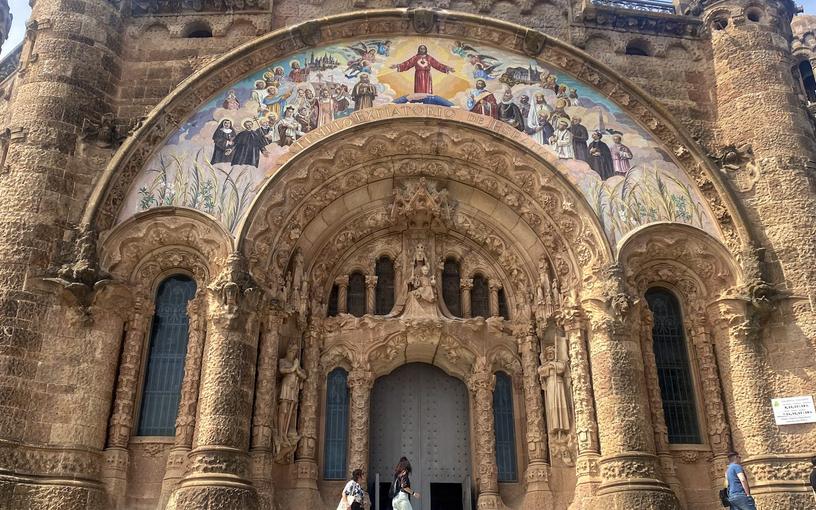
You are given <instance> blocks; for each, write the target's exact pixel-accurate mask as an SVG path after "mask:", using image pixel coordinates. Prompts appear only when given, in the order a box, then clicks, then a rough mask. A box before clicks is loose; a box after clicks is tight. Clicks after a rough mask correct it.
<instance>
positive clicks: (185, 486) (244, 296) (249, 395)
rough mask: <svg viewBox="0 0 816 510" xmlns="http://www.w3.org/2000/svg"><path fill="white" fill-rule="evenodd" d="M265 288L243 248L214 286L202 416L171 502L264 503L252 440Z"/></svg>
mask: <svg viewBox="0 0 816 510" xmlns="http://www.w3.org/2000/svg"><path fill="white" fill-rule="evenodd" d="M264 301H265V299H264V296H263V295H262V291H261V290H260V289H259V288H258V287H257V286H256V284H255V282H254V281H253V280H252V278H251V277H250V275H249V274H248V273H247V272H246V269H245V261H244V259H243V258H242V257H241V256H240V255H239V254H233V255H231V256H230V258H229V260H228V262H227V267H226V268H225V269H224V271H223V272H222V273H221V275H219V277H218V278H217V279H216V280H215V282H213V283H212V284H211V285H210V286H209V287H208V288H207V305H208V313H209V317H208V319H209V321H208V324H207V337H208V338H207V345H206V355H205V356H206V357H205V359H206V363H207V366H206V367H205V368H204V369H203V371H202V380H201V392H200V397H199V406H198V422H197V424H196V428H195V437H194V440H193V450H192V451H191V452H190V458H189V467H188V468H187V472H186V473H185V476H184V478H183V479H182V480H181V482H180V483H179V485H178V487H177V488H176V490H175V491H174V492H173V494H172V496H171V497H170V500H169V502H168V505H167V508H168V509H170V510H175V509H190V510H192V509H198V508H210V507H213V508H215V507H217V508H242V509H248V510H254V509H257V508H258V494H257V491H256V489H255V487H253V486H252V484H251V482H250V480H249V455H248V449H249V439H250V427H251V424H250V421H251V417H252V402H253V395H254V390H255V361H256V358H257V354H258V331H259V322H260V320H259V317H258V312H259V310H260V309H261V307H262V306H263V304H264Z"/></svg>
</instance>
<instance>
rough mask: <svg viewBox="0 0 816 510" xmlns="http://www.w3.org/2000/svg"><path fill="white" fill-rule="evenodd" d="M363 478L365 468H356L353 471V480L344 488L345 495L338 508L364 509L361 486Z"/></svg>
mask: <svg viewBox="0 0 816 510" xmlns="http://www.w3.org/2000/svg"><path fill="white" fill-rule="evenodd" d="M362 479H363V470H362V469H355V470H354V472H352V473H351V480H349V481H348V483H347V484H346V486H345V487H344V488H343V496H342V498H341V499H340V504H339V505H337V510H363V496H364V495H365V493H364V492H363V488H362V487H360V480H362Z"/></svg>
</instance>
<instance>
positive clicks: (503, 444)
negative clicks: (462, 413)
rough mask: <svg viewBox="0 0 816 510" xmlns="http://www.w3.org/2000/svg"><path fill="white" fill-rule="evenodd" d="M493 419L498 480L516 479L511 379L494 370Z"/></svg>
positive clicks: (511, 480)
mask: <svg viewBox="0 0 816 510" xmlns="http://www.w3.org/2000/svg"><path fill="white" fill-rule="evenodd" d="M493 420H494V423H495V428H496V465H497V466H498V467H499V481H500V482H515V481H516V478H517V477H516V431H515V428H514V424H515V420H514V419H513V380H512V379H510V376H509V375H507V374H505V373H504V372H496V387H495V389H494V390H493Z"/></svg>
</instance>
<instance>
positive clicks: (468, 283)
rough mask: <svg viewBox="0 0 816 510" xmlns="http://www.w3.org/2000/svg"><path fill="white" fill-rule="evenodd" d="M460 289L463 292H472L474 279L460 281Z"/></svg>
mask: <svg viewBox="0 0 816 510" xmlns="http://www.w3.org/2000/svg"><path fill="white" fill-rule="evenodd" d="M459 288H461V289H462V290H463V291H470V290H471V289H472V288H473V278H462V279H461V280H459Z"/></svg>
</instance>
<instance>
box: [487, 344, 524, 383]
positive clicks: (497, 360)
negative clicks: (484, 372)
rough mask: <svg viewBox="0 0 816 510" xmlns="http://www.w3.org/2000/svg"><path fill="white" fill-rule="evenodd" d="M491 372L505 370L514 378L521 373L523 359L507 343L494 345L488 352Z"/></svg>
mask: <svg viewBox="0 0 816 510" xmlns="http://www.w3.org/2000/svg"><path fill="white" fill-rule="evenodd" d="M487 359H488V360H490V371H491V372H505V373H507V374H508V375H509V376H511V377H512V378H513V379H514V380H515V379H516V378H517V377H519V376H520V375H521V360H520V359H519V357H518V356H517V355H516V354H515V353H514V352H513V351H511V350H510V348H509V347H508V346H506V345H498V346H495V347H493V348H492V349H491V350H490V351H488V353H487Z"/></svg>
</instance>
